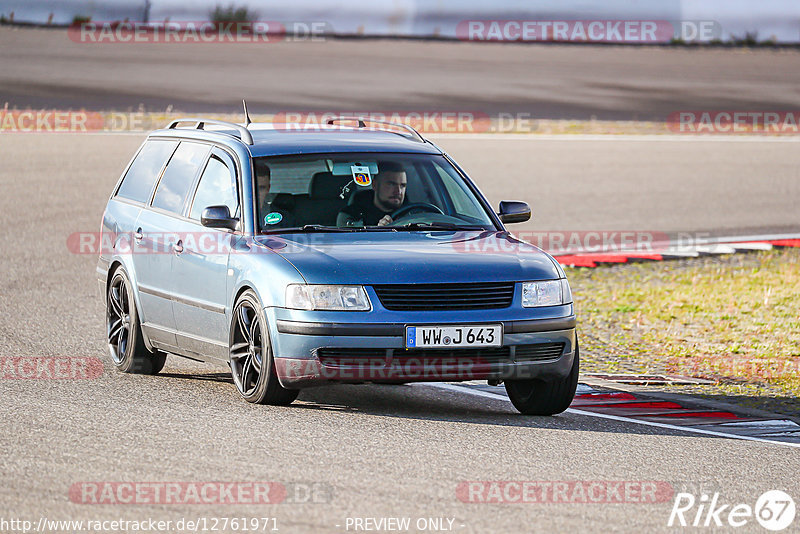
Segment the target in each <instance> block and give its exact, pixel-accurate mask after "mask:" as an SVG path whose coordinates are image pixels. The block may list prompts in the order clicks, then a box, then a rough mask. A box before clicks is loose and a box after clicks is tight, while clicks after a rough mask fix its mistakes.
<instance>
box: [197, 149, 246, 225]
mask: <svg viewBox="0 0 800 534" xmlns="http://www.w3.org/2000/svg"><path fill="white" fill-rule="evenodd" d="M223 205H224V206H228V210H229V211H230V212H231V216H234V215H235V214H236V210H237V208H238V207H239V199H238V195H237V194H236V175H235V174H234V172H233V171H232V170H231V169H229V168H228V166H227V165H226V164H225V163H224V162H223V161H222V160H221V159H220V158H218V157H217V156H211V158H210V159H209V160H208V165H206V169H205V170H204V171H203V176H202V177H201V178H200V184H199V185H198V186H197V193H195V195H194V202H193V203H192V210H191V212H190V213H189V218H190V219H196V220H200V215H201V214H202V213H203V210H204V209H205V208H207V207H208V206H223Z"/></svg>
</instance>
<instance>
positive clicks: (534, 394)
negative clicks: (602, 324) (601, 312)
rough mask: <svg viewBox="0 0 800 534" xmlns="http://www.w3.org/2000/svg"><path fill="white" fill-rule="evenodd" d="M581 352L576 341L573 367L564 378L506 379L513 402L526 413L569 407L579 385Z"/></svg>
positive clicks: (549, 412) (547, 412)
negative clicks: (548, 379)
mask: <svg viewBox="0 0 800 534" xmlns="http://www.w3.org/2000/svg"><path fill="white" fill-rule="evenodd" d="M579 353H580V351H579V349H578V343H577V341H576V342H575V356H574V359H573V362H572V369H571V370H570V372H569V374H568V375H567V376H566V377H564V378H562V379H556V380H550V381H544V380H536V379H530V380H506V382H505V385H506V393H508V398H509V399H510V400H511V404H513V405H514V407H515V408H516V409H517V410H519V411H520V413H523V414H525V415H555V414H558V413H561V412H563V411H564V410H566V409H567V408H569V405H570V404H572V399H573V398H574V397H575V390H576V389H577V387H578V371H579V369H580V354H579Z"/></svg>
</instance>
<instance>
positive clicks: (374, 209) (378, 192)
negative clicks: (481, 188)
mask: <svg viewBox="0 0 800 534" xmlns="http://www.w3.org/2000/svg"><path fill="white" fill-rule="evenodd" d="M253 164H254V171H255V191H256V192H257V198H256V204H257V211H258V221H259V231H260V232H262V233H282V232H289V231H293V232H297V231H308V232H325V231H329V232H330V231H338V232H344V231H418V230H431V229H456V230H461V229H464V230H467V229H469V230H473V229H474V230H496V229H497V228H496V227H495V224H494V222H492V219H491V217H490V215H489V213H487V209H486V208H484V206H483V205H482V203H481V202H480V201H479V200H478V198H477V197H476V193H475V192H473V190H472V189H471V188H470V186H469V185H468V184H467V183H466V182H465V181H464V179H463V178H462V177H461V175H460V174H459V173H458V172H457V171H456V169H455V168H453V166H452V165H451V164H450V163H449V162H448V160H447V159H446V158H444V157H443V156H440V155H428V154H402V153H400V154H395V153H389V154H381V153H368V154H358V153H346V154H309V155H301V156H279V157H263V158H255V159H254V162H253Z"/></svg>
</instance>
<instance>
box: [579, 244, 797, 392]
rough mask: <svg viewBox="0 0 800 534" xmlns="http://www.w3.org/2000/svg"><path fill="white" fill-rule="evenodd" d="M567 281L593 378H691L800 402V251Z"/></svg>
mask: <svg viewBox="0 0 800 534" xmlns="http://www.w3.org/2000/svg"><path fill="white" fill-rule="evenodd" d="M567 276H568V277H569V279H570V283H571V284H572V289H573V294H574V298H575V305H576V308H577V312H578V323H579V335H580V339H581V343H582V346H581V348H582V356H583V359H584V365H583V371H584V372H634V373H670V374H682V375H688V376H696V377H702V378H710V379H714V380H716V381H718V382H719V383H720V384H722V385H724V384H768V385H769V386H771V387H770V391H772V392H773V393H774V392H775V391H776V390H777V391H779V392H780V393H781V394H784V395H789V396H792V397H795V398H796V397H800V250H798V249H785V250H773V251H769V252H759V253H750V254H738V255H732V256H726V257H711V258H706V259H692V260H680V261H666V262H660V263H635V264H625V265H618V266H613V267H600V268H597V269H579V268H573V269H567Z"/></svg>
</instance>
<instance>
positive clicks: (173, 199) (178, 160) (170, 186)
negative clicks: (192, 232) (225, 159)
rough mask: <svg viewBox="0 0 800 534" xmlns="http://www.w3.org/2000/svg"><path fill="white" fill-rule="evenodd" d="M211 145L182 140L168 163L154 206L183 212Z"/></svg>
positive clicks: (159, 184)
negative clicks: (190, 190)
mask: <svg viewBox="0 0 800 534" xmlns="http://www.w3.org/2000/svg"><path fill="white" fill-rule="evenodd" d="M210 150H211V147H210V146H208V145H204V144H201V143H192V142H189V141H182V142H181V145H180V146H179V147H178V150H176V151H175V154H173V155H172V159H171V160H169V163H168V164H167V169H166V170H165V171H164V176H163V177H162V178H161V181H160V182H159V183H158V189H156V194H155V196H154V197H153V207H154V208H161V209H163V210H167V211H171V212H174V213H181V211H183V205H184V203H185V202H186V197H187V196H188V195H189V189H190V188H191V187H192V184H193V183H194V178H195V176H197V171H198V170H199V169H200V166H201V165H202V164H203V163H205V158H206V155H207V154H208V152H209V151H210Z"/></svg>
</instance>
